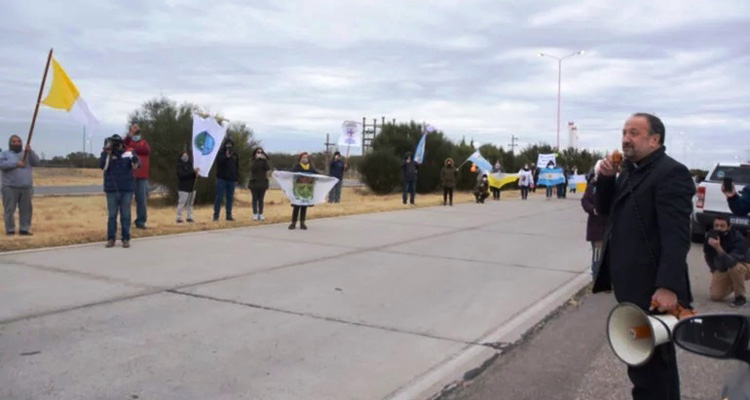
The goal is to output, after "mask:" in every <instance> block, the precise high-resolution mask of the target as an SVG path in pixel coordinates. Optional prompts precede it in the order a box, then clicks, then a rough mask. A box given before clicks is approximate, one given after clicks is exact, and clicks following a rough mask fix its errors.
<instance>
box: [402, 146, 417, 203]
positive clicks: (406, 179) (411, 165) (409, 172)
mask: <svg viewBox="0 0 750 400" xmlns="http://www.w3.org/2000/svg"><path fill="white" fill-rule="evenodd" d="M401 172H402V180H403V184H404V191H403V200H404V204H406V200H407V196H408V200H409V203H411V205H414V196H415V195H416V194H417V174H418V173H419V163H417V162H416V161H414V158H413V157H412V155H411V153H406V154H405V155H404V162H403V163H402V164H401Z"/></svg>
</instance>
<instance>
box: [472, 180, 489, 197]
mask: <svg viewBox="0 0 750 400" xmlns="http://www.w3.org/2000/svg"><path fill="white" fill-rule="evenodd" d="M489 190H490V183H489V181H487V182H482V181H481V180H480V181H479V183H477V186H476V187H475V188H474V194H479V195H483V194H487V195H488V194H489V193H488V192H489Z"/></svg>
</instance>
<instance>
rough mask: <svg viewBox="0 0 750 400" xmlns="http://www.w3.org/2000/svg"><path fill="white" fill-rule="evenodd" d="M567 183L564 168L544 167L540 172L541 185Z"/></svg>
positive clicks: (538, 183)
mask: <svg viewBox="0 0 750 400" xmlns="http://www.w3.org/2000/svg"><path fill="white" fill-rule="evenodd" d="M561 183H565V174H564V173H563V170H562V168H544V169H543V170H541V171H540V172H539V182H537V185H539V186H556V185H559V184H561Z"/></svg>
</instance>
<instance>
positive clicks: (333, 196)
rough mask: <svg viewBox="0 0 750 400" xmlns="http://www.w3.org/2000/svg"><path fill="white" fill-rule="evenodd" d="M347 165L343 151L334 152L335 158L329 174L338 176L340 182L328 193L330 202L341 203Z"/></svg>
mask: <svg viewBox="0 0 750 400" xmlns="http://www.w3.org/2000/svg"><path fill="white" fill-rule="evenodd" d="M346 168H347V165H346V164H345V163H344V161H342V160H341V153H339V152H338V151H337V152H335V153H333V160H332V161H331V165H330V168H329V169H328V174H329V175H330V176H332V177H334V178H337V179H338V180H339V182H338V183H337V184H336V186H334V187H333V190H331V193H330V194H329V195H328V202H329V203H341V187H342V186H343V185H344V171H346Z"/></svg>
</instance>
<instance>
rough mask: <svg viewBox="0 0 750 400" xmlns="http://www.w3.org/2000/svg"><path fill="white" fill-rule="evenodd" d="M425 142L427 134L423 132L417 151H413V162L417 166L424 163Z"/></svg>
mask: <svg viewBox="0 0 750 400" xmlns="http://www.w3.org/2000/svg"><path fill="white" fill-rule="evenodd" d="M426 141H427V132H425V133H424V134H423V135H422V139H419V144H417V150H416V151H414V161H415V162H416V163H417V164H422V162H423V161H424V146H425V142H426Z"/></svg>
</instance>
